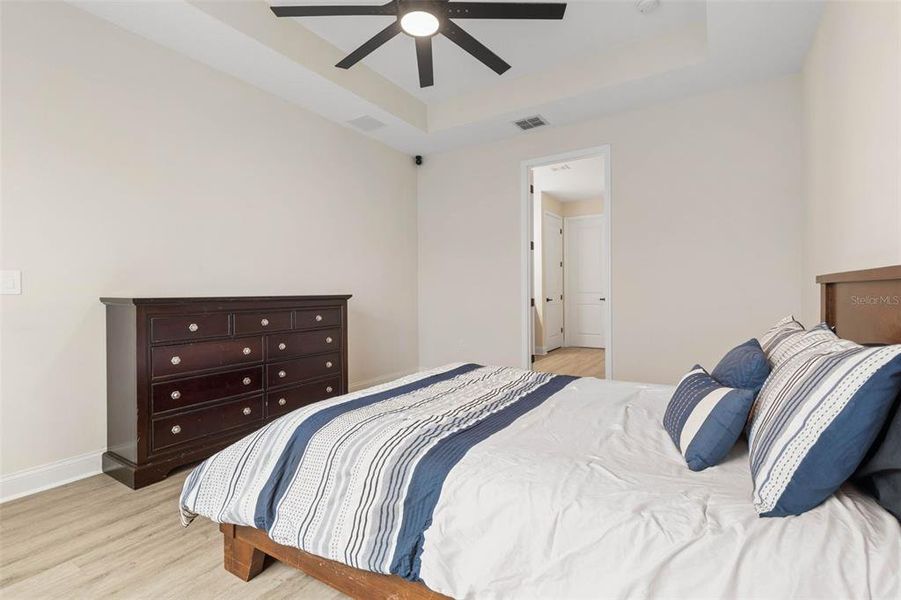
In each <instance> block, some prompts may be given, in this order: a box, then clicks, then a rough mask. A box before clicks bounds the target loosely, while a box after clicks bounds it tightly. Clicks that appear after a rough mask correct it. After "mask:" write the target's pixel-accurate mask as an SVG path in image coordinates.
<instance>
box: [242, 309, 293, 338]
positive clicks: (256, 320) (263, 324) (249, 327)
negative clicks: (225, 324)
mask: <svg viewBox="0 0 901 600" xmlns="http://www.w3.org/2000/svg"><path fill="white" fill-rule="evenodd" d="M282 329H291V313H290V312H289V311H283V312H276V311H271V312H252V313H235V335H242V334H245V333H260V332H266V331H281V330H282Z"/></svg>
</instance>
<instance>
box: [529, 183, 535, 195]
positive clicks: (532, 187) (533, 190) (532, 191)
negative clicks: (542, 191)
mask: <svg viewBox="0 0 901 600" xmlns="http://www.w3.org/2000/svg"><path fill="white" fill-rule="evenodd" d="M529 193H530V194H534V193H535V186H534V185H531V184H529Z"/></svg>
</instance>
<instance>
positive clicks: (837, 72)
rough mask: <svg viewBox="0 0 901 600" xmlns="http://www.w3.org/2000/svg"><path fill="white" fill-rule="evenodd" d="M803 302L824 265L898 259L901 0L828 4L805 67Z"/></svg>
mask: <svg viewBox="0 0 901 600" xmlns="http://www.w3.org/2000/svg"><path fill="white" fill-rule="evenodd" d="M803 103H804V104H803V107H804V126H803V129H804V155H805V167H804V184H805V197H806V202H807V207H806V215H807V217H806V222H805V268H804V284H805V285H804V311H803V313H802V314H803V317H804V320H805V322H806V323H813V322H815V321H816V320H817V319H819V290H817V286H816V284H815V283H814V277H815V276H816V275H817V274H821V273H831V272H835V271H847V270H851V269H863V268H870V267H880V266H883V265H891V264H901V185H899V177H901V2H835V3H830V4H828V5H827V6H826V9H825V11H824V13H823V18H822V21H821V22H820V26H819V30H818V31H817V34H816V37H815V39H814V42H813V45H812V47H811V49H810V52H809V54H808V56H807V59H806V62H805V65H804V72H803Z"/></svg>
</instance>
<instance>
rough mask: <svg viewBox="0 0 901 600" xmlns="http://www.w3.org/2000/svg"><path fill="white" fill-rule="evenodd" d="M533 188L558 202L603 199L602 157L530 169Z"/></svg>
mask: <svg viewBox="0 0 901 600" xmlns="http://www.w3.org/2000/svg"><path fill="white" fill-rule="evenodd" d="M532 181H533V182H534V184H535V188H536V189H539V190H541V191H542V192H546V193H548V194H550V195H552V196H553V197H554V198H556V199H557V200H559V201H560V202H583V201H586V200H598V199H602V198H603V197H604V157H603V156H593V157H590V158H582V159H579V160H568V161H565V162H562V163H557V164H554V165H547V166H542V167H535V168H534V169H532Z"/></svg>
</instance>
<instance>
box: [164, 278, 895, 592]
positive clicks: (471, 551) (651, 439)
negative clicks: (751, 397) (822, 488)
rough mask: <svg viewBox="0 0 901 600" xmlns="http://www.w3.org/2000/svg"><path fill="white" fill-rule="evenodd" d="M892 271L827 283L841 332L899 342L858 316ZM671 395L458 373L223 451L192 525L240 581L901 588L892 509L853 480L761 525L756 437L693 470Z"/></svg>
mask: <svg viewBox="0 0 901 600" xmlns="http://www.w3.org/2000/svg"><path fill="white" fill-rule="evenodd" d="M891 269H892V270H890V271H881V270H870V271H866V272H857V273H855V274H850V275H849V274H839V275H835V276H824V277H823V278H821V279H820V282H821V283H822V284H823V286H824V292H823V312H824V316H825V317H826V318H827V319H829V321H830V323H831V324H833V325H835V326H836V327H837V332H838V333H839V335H841V336H843V337H846V338H849V339H855V338H857V340H858V341H861V342H862V343H865V342H870V343H887V342H895V343H897V342H901V317H899V314H898V313H899V311H898V308H897V307H896V306H892V305H891V304H889V303H881V302H874V303H858V304H859V310H852V309H849V308H848V306H847V303H850V302H854V301H853V300H852V298H853V297H858V298H859V297H861V295H862V294H864V295H866V296H867V297H875V298H884V297H887V296H885V294H886V293H888V294H889V296H888V297H890V296H891V294H894V295H895V297H898V296H901V268H897V267H893V268H891ZM874 294H876V295H875V296H874ZM849 313H850V314H851V315H852V316H851V317H849V316H846V315H847V314H849ZM862 315H863V316H862ZM874 323H878V325H876V326H874ZM874 336H875V337H876V338H878V339H869V338H871V337H874ZM689 360H690V359H689ZM671 394H672V388H670V387H668V386H655V385H647V384H637V383H625V382H614V381H602V380H597V379H592V378H574V377H565V376H553V375H548V374H543V373H535V372H531V371H522V370H519V369H510V368H499V367H486V366H481V365H473V364H455V365H447V366H444V367H441V368H438V369H434V370H430V371H426V372H422V373H417V374H416V375H412V376H409V377H406V378H403V379H401V380H398V381H395V382H391V383H388V384H385V385H382V386H378V387H376V388H370V389H367V390H363V391H360V392H357V393H354V394H349V395H346V396H342V397H340V398H336V399H333V400H330V401H327V402H323V403H319V404H316V405H312V406H309V407H304V408H302V409H299V410H297V411H295V412H293V413H291V414H289V415H286V416H285V417H283V418H282V419H280V420H278V421H276V422H273V423H272V424H270V425H268V426H266V427H265V428H263V429H261V430H259V431H258V432H256V433H254V434H252V435H251V436H248V437H247V438H245V439H244V440H241V441H240V442H238V443H236V444H234V445H233V446H231V447H229V448H227V449H225V450H223V451H222V452H220V453H219V454H217V455H215V456H213V457H211V458H210V459H208V460H207V461H205V462H204V463H202V464H201V465H200V466H199V467H197V469H195V471H194V472H192V474H191V475H190V476H189V477H188V479H187V480H186V482H185V488H184V491H183V493H182V498H181V501H180V509H181V513H182V518H183V520H184V521H185V522H186V523H187V522H189V521H190V520H191V519H193V518H194V517H195V516H197V515H203V516H204V517H207V518H210V519H212V520H214V521H217V522H219V523H221V526H220V528H221V530H222V532H223V537H224V548H225V567H226V569H227V570H229V571H230V572H232V573H234V574H235V575H238V576H239V577H241V578H243V579H250V578H252V577H253V576H255V575H256V574H258V573H259V572H260V571H261V570H262V569H263V567H264V566H265V562H264V559H265V557H266V556H267V555H268V556H272V557H274V558H276V559H278V560H282V561H284V562H287V563H289V564H292V565H294V566H295V567H297V568H299V569H301V570H303V571H305V572H307V573H308V574H310V575H312V576H313V577H316V578H317V579H320V580H322V581H325V582H326V583H328V584H330V585H332V586H333V587H335V588H337V589H339V590H341V591H343V592H345V593H347V594H349V595H351V596H354V597H358V598H380V597H381V598H422V599H426V598H428V599H436V598H442V597H455V598H470V597H480V598H482V597H487V598H495V597H496V598H530V597H534V598H576V597H627V596H628V597H633V596H643V597H644V596H654V597H739V596H740V597H749V596H753V597H767V598H775V597H885V598H897V597H901V588H899V585H901V584H899V577H898V571H899V567H901V526H899V522H898V521H897V520H896V519H895V518H894V517H893V516H892V515H891V514H890V513H889V512H888V511H886V510H885V509H883V508H882V507H880V506H879V505H878V504H877V503H876V502H875V501H874V500H873V499H872V498H870V497H869V496H867V495H865V494H864V493H862V492H861V491H859V490H858V489H856V488H855V487H853V486H850V485H848V486H845V487H844V488H842V490H840V491H839V492H838V493H837V494H835V495H834V496H833V497H832V498H830V499H829V500H828V501H826V502H825V503H824V504H822V505H820V506H819V507H817V508H816V509H814V510H812V511H810V512H808V513H805V514H804V515H801V516H798V517H791V518H784V519H762V518H759V517H758V516H757V513H756V512H755V510H754V508H753V506H752V504H751V502H750V494H751V489H752V485H751V477H750V473H749V469H748V465H747V449H746V446H745V445H744V444H743V443H742V442H740V443H739V444H738V446H737V447H735V448H734V449H733V451H732V453H731V454H730V456H729V457H728V458H727V460H726V461H725V462H724V463H722V464H720V465H718V466H717V467H715V468H711V469H708V470H706V471H702V472H692V471H689V470H688V469H687V468H686V466H685V463H684V461H683V460H682V456H681V455H680V454H679V452H678V450H677V449H676V448H675V447H674V445H673V443H672V441H671V440H670V439H669V437H668V435H667V433H666V432H665V431H664V429H663V428H662V427H661V425H660V422H661V419H662V415H663V412H664V410H665V407H666V404H667V401H668V399H669V396H670V395H671Z"/></svg>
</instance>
